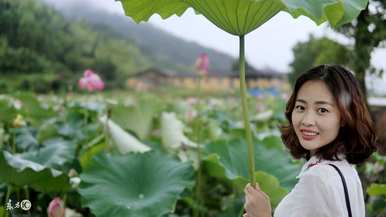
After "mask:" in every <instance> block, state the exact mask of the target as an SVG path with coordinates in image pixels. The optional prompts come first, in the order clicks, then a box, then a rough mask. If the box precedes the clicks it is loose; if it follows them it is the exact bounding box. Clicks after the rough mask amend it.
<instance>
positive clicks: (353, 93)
mask: <svg viewBox="0 0 386 217" xmlns="http://www.w3.org/2000/svg"><path fill="white" fill-rule="evenodd" d="M313 80H321V81H323V82H324V83H325V84H326V85H327V87H328V89H329V90H330V92H331V93H332V95H333V96H334V99H335V101H336V103H337V107H338V110H339V112H340V116H341V123H342V126H341V128H340V129H339V133H338V135H337V137H336V138H335V139H334V140H333V141H332V142H331V143H329V144H327V145H325V146H323V147H321V148H319V149H318V150H317V151H316V152H315V155H317V156H319V157H322V158H323V159H326V160H338V159H339V158H338V155H340V154H344V155H345V156H346V159H347V161H348V162H349V163H351V164H359V163H363V162H364V161H365V160H367V159H368V158H369V156H370V155H371V154H372V153H373V152H374V151H375V150H376V148H377V146H378V145H377V141H376V136H375V131H374V128H373V123H372V120H371V117H370V114H369V111H368V109H367V105H366V102H365V100H364V98H363V95H362V93H361V90H360V88H359V84H358V82H357V80H356V79H355V78H354V75H353V74H352V73H351V72H350V71H348V70H347V69H345V68H344V67H342V66H339V65H320V66H317V67H315V68H312V69H310V70H308V71H307V72H305V73H303V74H302V75H300V77H299V78H298V79H297V80H296V83H295V87H294V91H293V93H292V95H291V97H290V98H289V100H288V102H287V107H286V111H285V116H286V118H287V120H288V121H289V124H288V125H286V126H282V127H281V133H282V140H283V143H284V144H285V146H286V147H287V148H288V149H289V151H290V153H291V154H292V156H293V157H294V158H297V159H298V158H305V159H307V160H308V159H309V158H310V151H309V150H306V149H305V148H303V147H302V146H301V145H300V143H299V140H298V138H297V136H296V133H295V130H294V127H293V125H292V111H293V110H294V107H295V101H296V98H297V94H298V92H299V89H300V88H301V87H302V85H303V84H304V83H305V82H307V81H313Z"/></svg>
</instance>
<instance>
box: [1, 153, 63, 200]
mask: <svg viewBox="0 0 386 217" xmlns="http://www.w3.org/2000/svg"><path fill="white" fill-rule="evenodd" d="M50 150H51V151H45V150H43V151H42V153H41V154H44V156H43V158H44V159H45V160H44V161H45V162H49V160H48V159H50V158H55V157H56V154H55V153H54V152H55V151H56V150H53V149H50ZM30 155H33V154H30ZM29 158H31V159H32V158H33V156H29ZM0 182H5V183H7V184H13V185H16V186H19V187H23V186H25V185H28V186H30V187H32V188H34V189H35V190H37V191H41V192H61V191H66V190H67V189H69V188H70V185H69V179H68V176H67V175H66V174H63V173H62V172H61V171H58V170H56V169H52V168H49V167H47V166H44V165H42V164H40V163H37V162H34V161H32V160H28V159H25V158H23V156H22V155H20V154H11V153H9V152H7V151H3V152H2V153H0Z"/></svg>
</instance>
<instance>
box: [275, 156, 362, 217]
mask: <svg viewBox="0 0 386 217" xmlns="http://www.w3.org/2000/svg"><path fill="white" fill-rule="evenodd" d="M329 163H331V164H334V165H335V166H337V167H338V168H339V169H340V171H341V172H342V174H343V176H344V178H345V180H346V183H347V188H348V194H349V198H350V205H351V213H352V216H353V217H364V216H365V204H364V199H363V192H362V184H361V181H360V179H359V176H358V173H357V171H356V169H355V166H354V165H351V164H349V163H348V162H347V160H345V159H344V160H341V161H328V160H320V159H318V158H317V157H315V156H313V157H311V158H310V160H309V161H308V162H306V163H305V164H304V166H303V168H302V170H301V172H300V174H299V175H298V176H297V177H296V178H298V179H299V181H298V183H297V184H296V185H295V187H294V188H293V189H292V190H291V191H290V192H289V193H288V194H287V195H286V196H285V197H284V198H283V200H282V201H281V202H280V203H279V205H278V206H277V207H276V209H275V212H274V217H348V212H347V207H346V201H345V196H344V189H343V184H342V180H341V178H340V176H339V173H338V171H336V170H335V169H334V168H333V167H332V166H330V165H328V164H329Z"/></svg>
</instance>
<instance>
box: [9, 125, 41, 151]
mask: <svg viewBox="0 0 386 217" xmlns="http://www.w3.org/2000/svg"><path fill="white" fill-rule="evenodd" d="M11 130H12V133H13V134H14V136H15V144H16V146H17V148H18V149H19V150H22V151H28V150H33V149H37V148H38V147H39V146H38V145H39V143H38V141H37V140H36V138H35V134H36V132H35V129H34V128H32V127H21V128H16V129H11Z"/></svg>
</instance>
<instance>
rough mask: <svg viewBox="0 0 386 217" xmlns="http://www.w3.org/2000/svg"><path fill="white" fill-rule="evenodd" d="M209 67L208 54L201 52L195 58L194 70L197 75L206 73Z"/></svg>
mask: <svg viewBox="0 0 386 217" xmlns="http://www.w3.org/2000/svg"><path fill="white" fill-rule="evenodd" d="M208 69H209V57H208V54H206V53H202V54H200V55H199V56H198V58H197V60H196V71H197V73H198V74H199V75H207V74H208Z"/></svg>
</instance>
